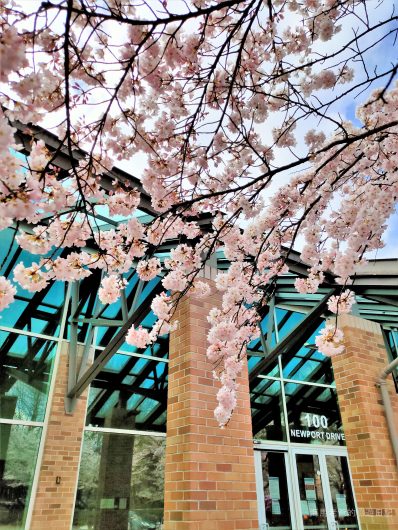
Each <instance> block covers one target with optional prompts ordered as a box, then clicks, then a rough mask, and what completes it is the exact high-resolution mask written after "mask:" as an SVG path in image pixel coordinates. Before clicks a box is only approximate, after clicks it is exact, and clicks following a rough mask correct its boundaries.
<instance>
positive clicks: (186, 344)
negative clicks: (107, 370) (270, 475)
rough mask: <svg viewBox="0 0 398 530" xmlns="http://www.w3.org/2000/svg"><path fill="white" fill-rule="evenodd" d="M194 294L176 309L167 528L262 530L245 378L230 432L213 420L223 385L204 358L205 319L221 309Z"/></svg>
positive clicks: (210, 299) (215, 300)
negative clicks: (211, 309) (258, 512)
mask: <svg viewBox="0 0 398 530" xmlns="http://www.w3.org/2000/svg"><path fill="white" fill-rule="evenodd" d="M212 289H213V290H212V295H211V296H209V297H208V298H206V300H203V299H198V298H196V297H195V296H194V295H192V294H190V295H189V296H186V297H185V298H184V299H183V300H182V301H181V302H180V304H179V306H178V309H177V314H176V317H175V318H176V319H177V320H178V321H179V322H180V325H179V328H178V330H177V331H175V332H173V333H172V334H171V337H170V363H169V382H168V387H169V389H168V407H167V438H166V469H165V518H164V520H165V525H164V528H165V530H237V529H258V517H257V501H256V485H255V475H254V454H253V437H252V428H251V415H250V399H249V388H248V378H247V373H246V374H245V375H244V376H243V377H241V380H240V381H239V382H240V392H239V405H238V407H237V409H236V410H235V412H234V414H233V418H232V420H231V421H230V423H229V424H228V426H227V427H226V428H225V429H220V427H219V426H218V424H217V422H216V421H215V419H214V416H213V411H214V408H215V407H216V394H217V390H218V388H219V386H218V383H217V382H216V381H214V379H213V376H212V370H213V366H212V364H211V363H210V362H209V361H208V360H207V358H206V347H207V342H206V335H207V331H208V327H209V326H208V323H207V320H206V316H207V314H208V311H209V309H210V308H211V307H214V306H216V305H217V304H219V302H220V300H219V297H218V294H217V293H216V292H215V291H214V288H213V286H212Z"/></svg>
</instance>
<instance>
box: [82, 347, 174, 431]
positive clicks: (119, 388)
mask: <svg viewBox="0 0 398 530" xmlns="http://www.w3.org/2000/svg"><path fill="white" fill-rule="evenodd" d="M167 370H168V364H167V363H163V362H160V361H157V360H153V361H152V360H150V359H147V358H143V357H133V356H129V355H123V354H119V353H118V354H116V355H114V356H113V357H112V358H111V359H110V360H109V362H108V363H107V364H106V366H105V367H104V369H103V370H102V371H101V372H100V373H99V374H98V376H97V377H96V378H95V380H94V381H93V382H92V384H91V386H90V394H89V405H88V409H87V425H91V426H93V427H106V428H114V429H127V430H132V429H140V430H145V431H161V432H165V430H166V407H167V373H168V372H167Z"/></svg>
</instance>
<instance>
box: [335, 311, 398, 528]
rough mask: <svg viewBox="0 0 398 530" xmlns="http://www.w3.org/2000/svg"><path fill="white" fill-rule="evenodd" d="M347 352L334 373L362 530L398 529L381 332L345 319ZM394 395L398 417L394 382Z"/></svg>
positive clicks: (375, 326) (396, 482)
mask: <svg viewBox="0 0 398 530" xmlns="http://www.w3.org/2000/svg"><path fill="white" fill-rule="evenodd" d="M339 327H340V328H341V329H342V330H343V331H344V335H345V345H346V351H345V353H343V354H342V355H339V356H336V357H335V358H333V368H334V374H335V380H336V386H337V393H338V398H339V404H340V410H341V415H342V419H343V425H344V432H345V435H346V440H347V448H348V453H349V458H350V465H351V471H352V478H353V483H354V490H355V495H356V500H357V505H358V509H359V516H360V520H361V523H362V530H397V529H398V470H397V464H396V462H395V458H394V455H393V451H392V447H391V442H390V438H389V433H388V428H387V423H386V419H385V414H384V410H383V406H382V402H381V398H380V389H379V388H378V387H377V380H378V377H379V375H380V373H381V372H382V370H383V368H384V367H385V366H386V365H387V363H388V360H387V353H386V351H385V347H384V343H383V337H382V335H381V331H380V326H379V325H378V324H376V323H374V322H370V321H366V320H364V319H361V318H358V317H354V316H352V315H343V316H341V317H339ZM389 387H390V395H391V399H392V402H393V404H394V406H395V411H396V413H398V400H397V397H398V396H397V394H396V393H395V391H394V389H393V383H392V380H391V377H390V381H389Z"/></svg>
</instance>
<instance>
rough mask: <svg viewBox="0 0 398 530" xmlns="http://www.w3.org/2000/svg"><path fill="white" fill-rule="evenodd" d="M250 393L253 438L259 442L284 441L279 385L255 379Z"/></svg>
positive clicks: (283, 421)
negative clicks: (254, 384) (255, 383)
mask: <svg viewBox="0 0 398 530" xmlns="http://www.w3.org/2000/svg"><path fill="white" fill-rule="evenodd" d="M256 381H257V385H256V386H255V387H254V388H253V389H252V391H251V409H252V424H253V436H254V438H256V439H260V440H277V441H285V440H286V428H285V417H284V413H283V405H282V392H281V383H280V382H279V381H274V380H272V379H263V378H257V380H256Z"/></svg>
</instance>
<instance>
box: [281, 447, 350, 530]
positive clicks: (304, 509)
mask: <svg viewBox="0 0 398 530" xmlns="http://www.w3.org/2000/svg"><path fill="white" fill-rule="evenodd" d="M329 452H332V451H330V450H329ZM291 457H292V465H293V475H294V482H295V484H296V488H295V491H296V497H297V499H298V502H297V503H296V510H297V519H298V529H299V530H310V529H312V530H315V529H317V530H348V529H350V530H359V524H358V519H357V516H356V509H355V503H354V495H353V491H352V486H351V478H350V472H349V468H348V459H347V456H346V455H343V454H340V453H339V452H336V453H335V454H328V450H326V449H318V450H314V448H308V449H306V450H304V449H301V448H300V449H297V450H294V451H293V452H292V455H291Z"/></svg>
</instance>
